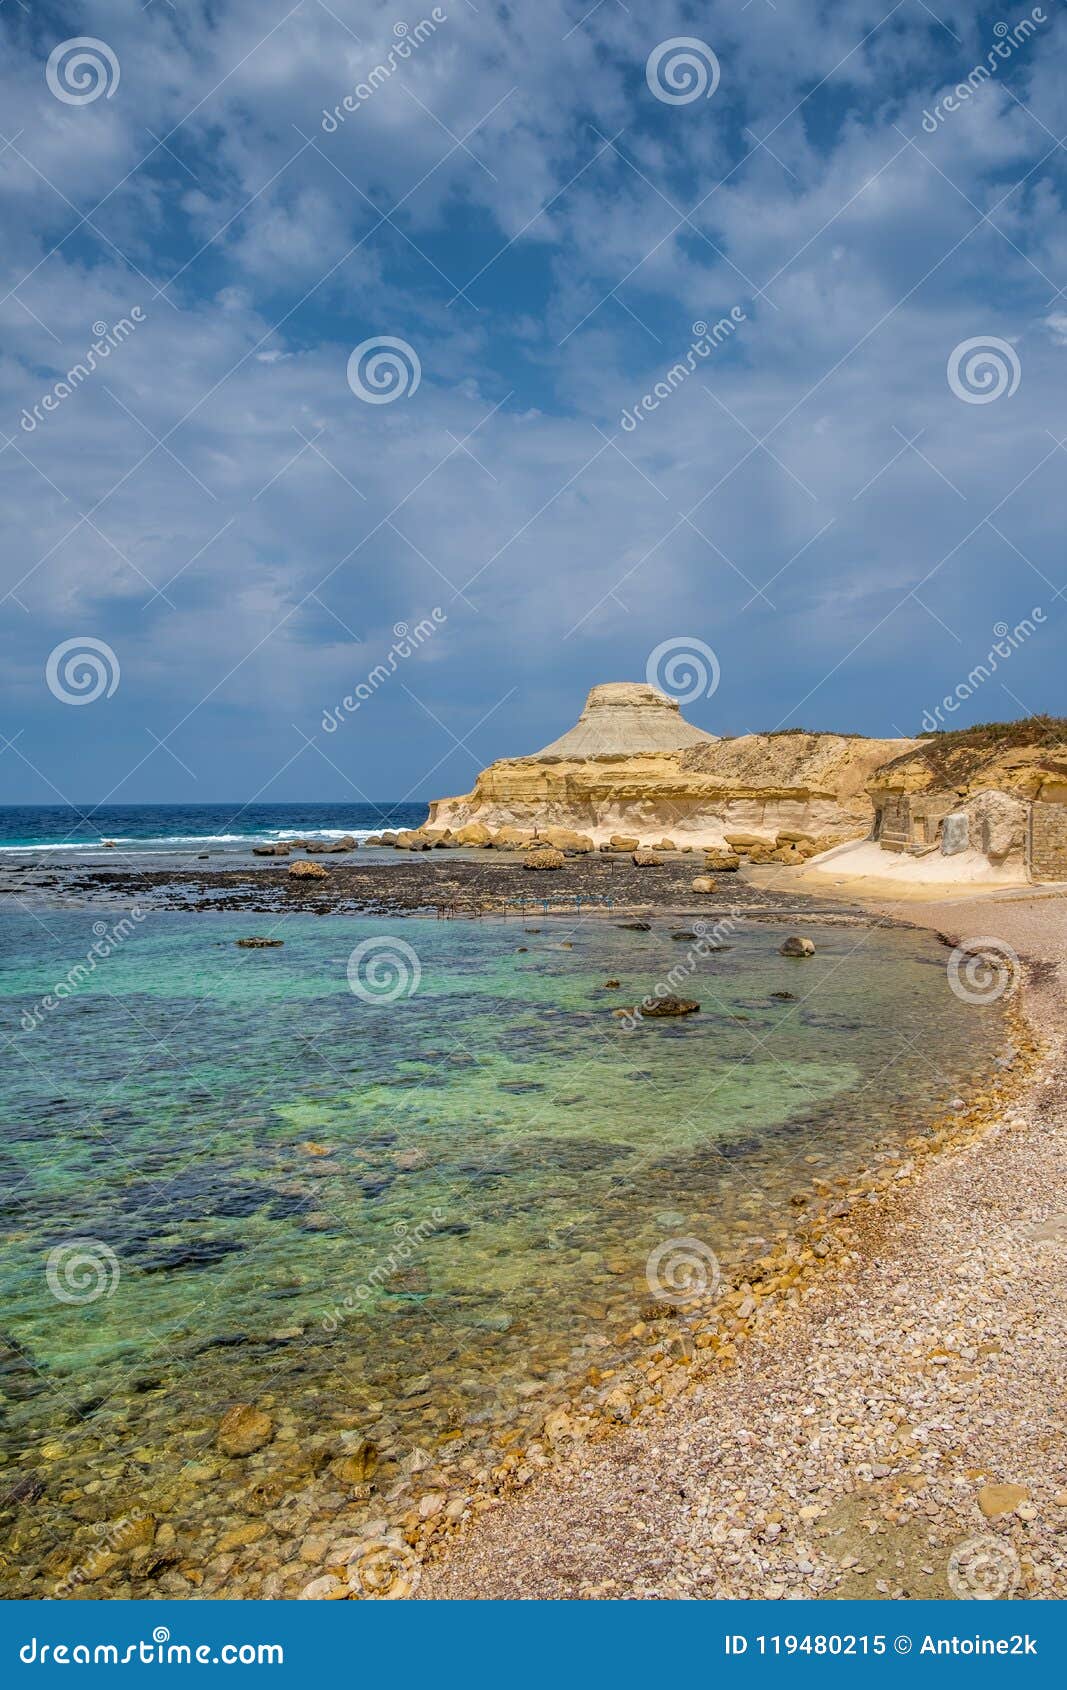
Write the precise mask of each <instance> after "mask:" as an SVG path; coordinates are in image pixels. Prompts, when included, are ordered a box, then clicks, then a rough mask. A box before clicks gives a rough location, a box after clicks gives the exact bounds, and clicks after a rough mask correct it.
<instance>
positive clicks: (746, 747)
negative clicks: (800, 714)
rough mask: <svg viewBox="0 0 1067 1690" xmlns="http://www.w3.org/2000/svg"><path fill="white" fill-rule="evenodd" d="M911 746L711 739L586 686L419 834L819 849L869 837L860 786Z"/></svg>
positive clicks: (778, 737)
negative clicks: (735, 838) (572, 712)
mask: <svg viewBox="0 0 1067 1690" xmlns="http://www.w3.org/2000/svg"><path fill="white" fill-rule="evenodd" d="M913 743H914V742H913V741H911V740H903V739H863V738H861V737H859V736H858V735H845V734H812V733H779V734H745V735H743V736H741V737H740V738H737V739H716V738H715V737H714V736H713V735H711V734H707V733H704V732H702V731H701V729H699V728H694V727H692V726H691V724H689V723H688V722H686V721H685V720H684V718H683V717H682V715H681V713H680V711H679V709H678V704H677V701H676V700H674V699H670V698H666V697H665V696H664V695H663V694H662V693H659V692H657V691H656V690H655V689H654V688H652V687H649V686H643V685H637V684H634V683H629V682H611V683H609V684H607V685H605V686H599V687H594V688H593V690H592V692H591V693H590V694H589V697H588V699H587V701H586V705H585V709H584V710H583V711H582V714H581V717H580V718H579V721H578V722H577V723H576V725H575V726H574V727H573V728H572V729H571V730H570V732H569V733H566V734H564V735H563V736H562V738H560V739H558V740H555V741H554V742H553V743H552V744H551V745H548V746H546V747H545V749H544V750H543V751H540V752H537V753H535V754H534V755H532V756H529V757H508V758H502V759H501V760H500V761H499V762H496V763H493V764H491V765H490V767H489V768H488V769H485V770H484V771H483V772H482V774H481V775H479V777H478V779H477V781H476V782H475V785H474V789H473V791H471V792H469V793H466V794H465V795H463V796H462V797H458V798H441V799H437V800H436V801H435V802H434V803H432V804H431V806H430V817H429V821H428V822H427V829H429V830H432V829H443V828H448V829H451V830H452V832H453V834H455V833H456V832H457V831H458V830H459V829H461V828H465V827H469V826H471V825H474V824H480V825H481V826H482V827H484V828H487V829H488V830H489V832H490V834H491V835H493V836H494V839H493V842H494V843H495V834H496V832H497V831H498V830H500V829H502V828H518V829H523V830H537V831H539V832H540V833H541V834H542V835H543V834H544V833H545V830H546V829H549V828H553V827H558V828H568V829H572V830H575V831H577V832H579V833H581V834H584V835H586V836H588V837H589V838H590V839H591V840H592V841H594V842H595V843H596V844H597V845H601V844H604V845H606V844H607V843H608V842H609V840H610V839H611V836H612V835H623V836H626V837H627V838H628V839H635V840H638V841H640V843H641V844H642V845H646V844H647V845H651V844H654V843H659V842H660V841H661V840H662V839H664V838H668V839H669V840H671V841H674V842H675V843H676V844H677V845H678V846H679V847H684V846H694V845H696V846H704V845H710V846H722V845H724V844H725V843H726V840H727V836H728V835H742V834H749V835H751V836H752V838H753V841H754V842H758V843H759V844H762V845H764V846H766V847H769V848H773V847H774V845H775V842H776V840H778V838H779V836H780V835H781V834H782V833H786V834H792V835H795V836H796V838H797V840H798V841H799V842H801V843H803V844H804V846H805V847H807V848H808V849H810V850H814V849H820V850H821V849H826V848H827V847H828V846H830V845H832V844H836V843H839V842H840V841H842V840H845V839H851V838H860V837H863V836H864V835H865V834H866V833H867V832H868V831H869V828H870V825H871V821H872V818H873V807H872V804H871V800H870V798H869V796H868V794H867V791H866V788H867V784H868V782H869V781H870V779H871V776H872V775H873V773H874V771H875V769H876V768H878V767H879V765H880V764H883V763H885V762H886V761H887V759H889V758H891V757H894V756H898V755H899V754H900V753H901V752H903V751H905V750H907V749H908V748H909V747H910V746H911V745H912V744H913ZM803 854H808V850H807V849H806V850H805V852H804V853H803Z"/></svg>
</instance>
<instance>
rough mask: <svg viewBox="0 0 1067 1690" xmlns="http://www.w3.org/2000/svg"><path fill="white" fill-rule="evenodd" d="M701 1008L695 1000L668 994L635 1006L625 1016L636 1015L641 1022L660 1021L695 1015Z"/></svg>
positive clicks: (625, 1012)
mask: <svg viewBox="0 0 1067 1690" xmlns="http://www.w3.org/2000/svg"><path fill="white" fill-rule="evenodd" d="M699 1008H700V1005H699V1004H698V1003H697V1002H696V1001H695V1000H694V999H693V998H676V997H674V996H672V994H671V993H668V994H667V995H666V996H665V997H662V998H649V999H647V1001H646V1002H644V1003H638V1004H635V1005H634V1007H633V1009H631V1010H624V1011H623V1014H624V1015H636V1016H637V1017H638V1019H639V1020H641V1021H645V1020H648V1019H649V1018H651V1019H652V1020H658V1019H660V1018H661V1017H665V1016H671V1015H695V1014H696V1012H697V1010H698V1009H699ZM616 1013H618V1012H617V1011H616Z"/></svg>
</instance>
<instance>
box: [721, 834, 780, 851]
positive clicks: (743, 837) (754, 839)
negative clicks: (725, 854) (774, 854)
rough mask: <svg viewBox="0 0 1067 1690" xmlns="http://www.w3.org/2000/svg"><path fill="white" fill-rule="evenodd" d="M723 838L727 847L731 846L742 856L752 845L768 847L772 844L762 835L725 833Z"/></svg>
mask: <svg viewBox="0 0 1067 1690" xmlns="http://www.w3.org/2000/svg"><path fill="white" fill-rule="evenodd" d="M723 837H724V838H725V840H726V843H727V845H730V846H732V847H733V849H734V850H735V851H740V852H741V855H742V856H744V855H746V853H747V852H748V851H749V850H750V849H751V848H752V846H753V845H770V844H772V843H773V841H772V840H770V839H767V838H766V836H765V835H764V834H762V833H727V834H724V835H723Z"/></svg>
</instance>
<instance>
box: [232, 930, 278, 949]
mask: <svg viewBox="0 0 1067 1690" xmlns="http://www.w3.org/2000/svg"><path fill="white" fill-rule="evenodd" d="M234 943H235V944H236V945H237V946H238V947H239V948H240V949H241V950H242V951H268V950H273V949H274V948H275V947H276V946H278V945H284V944H285V940H284V939H264V938H262V937H261V936H260V935H259V934H253V935H252V936H251V937H249V938H247V939H235V940H234Z"/></svg>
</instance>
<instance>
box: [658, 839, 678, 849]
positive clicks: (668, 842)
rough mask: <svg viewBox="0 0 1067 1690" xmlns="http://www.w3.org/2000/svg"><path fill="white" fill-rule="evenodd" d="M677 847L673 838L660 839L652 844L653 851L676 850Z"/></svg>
mask: <svg viewBox="0 0 1067 1690" xmlns="http://www.w3.org/2000/svg"><path fill="white" fill-rule="evenodd" d="M677 849H678V847H677V845H676V844H675V843H674V840H673V839H661V840H660V841H659V843H658V844H656V845H653V846H652V850H653V851H677Z"/></svg>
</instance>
